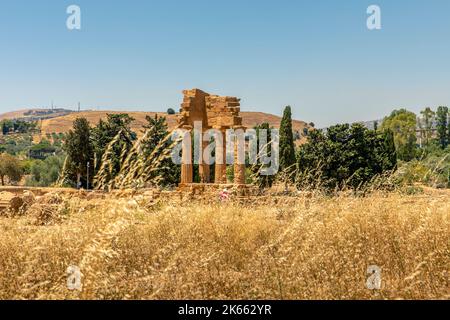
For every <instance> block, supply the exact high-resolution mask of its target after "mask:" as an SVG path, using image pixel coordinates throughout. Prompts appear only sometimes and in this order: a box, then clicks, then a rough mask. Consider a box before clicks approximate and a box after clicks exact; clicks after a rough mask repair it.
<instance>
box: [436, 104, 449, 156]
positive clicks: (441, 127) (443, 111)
mask: <svg viewBox="0 0 450 320" xmlns="http://www.w3.org/2000/svg"><path fill="white" fill-rule="evenodd" d="M448 115H449V113H448V107H439V108H438V109H437V112H436V120H437V124H436V129H437V134H438V140H439V144H440V146H441V148H442V149H445V148H447V146H448V144H449V143H450V141H449V134H450V133H449V132H448V131H447V130H448V128H447V127H448V126H449V123H448Z"/></svg>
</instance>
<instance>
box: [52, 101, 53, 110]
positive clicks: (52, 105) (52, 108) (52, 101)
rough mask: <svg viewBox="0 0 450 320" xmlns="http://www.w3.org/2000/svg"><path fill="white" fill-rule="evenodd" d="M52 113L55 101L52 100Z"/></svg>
mask: <svg viewBox="0 0 450 320" xmlns="http://www.w3.org/2000/svg"><path fill="white" fill-rule="evenodd" d="M52 111H53V100H52Z"/></svg>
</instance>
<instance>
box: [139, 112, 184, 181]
mask: <svg viewBox="0 0 450 320" xmlns="http://www.w3.org/2000/svg"><path fill="white" fill-rule="evenodd" d="M145 119H146V121H147V123H146V124H145V125H144V129H145V131H144V132H147V135H146V139H144V140H143V141H142V144H143V150H142V151H143V153H144V156H145V157H155V158H156V157H159V156H161V153H162V152H166V150H167V148H169V146H170V145H171V143H172V141H171V140H170V139H166V138H167V137H168V135H169V131H168V126H167V122H166V118H165V117H158V115H155V117H153V118H152V117H150V116H146V117H145ZM152 175H153V176H155V177H157V176H162V177H164V179H163V180H161V182H160V183H159V184H160V186H162V187H168V186H174V185H176V184H177V183H178V182H179V181H180V175H181V167H180V166H177V165H175V164H174V163H173V162H172V159H171V158H167V159H165V160H163V161H162V163H161V164H160V165H159V169H158V170H155V171H154V172H153V173H152Z"/></svg>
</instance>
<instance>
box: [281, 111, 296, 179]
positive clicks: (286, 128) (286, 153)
mask: <svg viewBox="0 0 450 320" xmlns="http://www.w3.org/2000/svg"><path fill="white" fill-rule="evenodd" d="M295 162H296V158H295V146H294V135H293V131H292V112H291V107H290V106H287V107H286V108H285V109H284V113H283V118H282V119H281V125H280V170H281V171H285V170H289V171H292V170H294V169H295V168H294V167H293V165H295Z"/></svg>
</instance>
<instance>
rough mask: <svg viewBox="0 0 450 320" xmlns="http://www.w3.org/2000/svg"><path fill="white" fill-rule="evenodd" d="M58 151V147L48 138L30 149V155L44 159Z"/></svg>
mask: <svg viewBox="0 0 450 320" xmlns="http://www.w3.org/2000/svg"><path fill="white" fill-rule="evenodd" d="M55 152H56V147H54V146H52V144H51V143H50V142H49V141H48V140H42V141H41V142H40V143H38V144H35V145H33V146H32V147H31V148H30V150H29V157H30V158H31V159H40V160H43V159H45V158H47V157H48V156H49V155H54V154H55Z"/></svg>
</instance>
